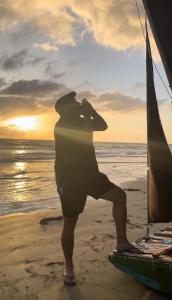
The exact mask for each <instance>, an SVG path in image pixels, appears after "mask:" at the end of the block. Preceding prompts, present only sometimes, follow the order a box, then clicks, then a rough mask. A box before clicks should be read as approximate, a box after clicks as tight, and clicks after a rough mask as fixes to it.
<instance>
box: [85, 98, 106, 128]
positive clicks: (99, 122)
mask: <svg viewBox="0 0 172 300" xmlns="http://www.w3.org/2000/svg"><path fill="white" fill-rule="evenodd" d="M82 107H83V115H84V123H85V128H86V129H87V130H90V131H103V130H106V129H107V128H108V126H107V123H106V122H105V120H104V119H103V118H102V117H101V116H100V115H99V114H98V113H97V112H96V110H95V109H94V108H93V107H92V105H91V104H90V103H89V102H88V101H87V100H86V99H83V100H82ZM91 117H92V118H93V119H91Z"/></svg>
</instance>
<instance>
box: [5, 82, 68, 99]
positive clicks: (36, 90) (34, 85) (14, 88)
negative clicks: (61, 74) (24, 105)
mask: <svg viewBox="0 0 172 300" xmlns="http://www.w3.org/2000/svg"><path fill="white" fill-rule="evenodd" d="M65 89H66V87H65V85H63V84H61V83H57V82H54V81H48V80H47V81H46V80H45V81H41V80H39V79H32V80H18V81H15V82H13V83H12V84H11V85H9V86H8V87H6V88H5V89H3V90H1V91H0V94H2V95H25V96H41V97H47V95H48V94H50V95H52V93H54V92H58V91H60V90H65Z"/></svg>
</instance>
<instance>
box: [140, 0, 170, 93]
mask: <svg viewBox="0 0 172 300" xmlns="http://www.w3.org/2000/svg"><path fill="white" fill-rule="evenodd" d="M142 1H143V4H144V7H145V9H146V12H147V16H148V18H149V22H150V25H151V28H152V32H153V35H154V38H155V41H156V44H157V47H158V50H159V53H160V55H161V59H162V62H163V64H164V68H165V70H166V74H167V77H168V81H169V85H170V87H171V88H172V55H171V53H172V34H171V28H172V1H171V0H142Z"/></svg>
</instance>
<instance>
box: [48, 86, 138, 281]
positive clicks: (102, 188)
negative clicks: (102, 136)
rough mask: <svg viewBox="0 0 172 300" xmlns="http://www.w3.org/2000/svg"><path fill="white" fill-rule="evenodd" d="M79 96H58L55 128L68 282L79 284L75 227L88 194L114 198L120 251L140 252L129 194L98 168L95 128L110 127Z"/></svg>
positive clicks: (69, 94) (62, 237) (72, 93)
mask: <svg viewBox="0 0 172 300" xmlns="http://www.w3.org/2000/svg"><path fill="white" fill-rule="evenodd" d="M75 96H76V93H75V92H71V93H68V94H67V95H65V96H63V97H61V98H59V99H58V100H57V102H56V105H55V110H56V111H57V112H58V113H59V114H60V119H59V121H58V122H57V123H56V125H55V129H54V136H55V150H56V159H55V175H56V184H57V190H58V193H59V196H60V201H61V206H62V212H63V216H64V225H63V230H62V235H61V243H62V249H63V253H64V257H65V262H66V264H65V270H64V283H66V284H68V285H72V284H75V275H74V265H73V249H74V229H75V226H76V223H77V220H78V216H79V214H80V213H82V212H83V210H84V206H85V202H86V198H87V195H90V196H92V197H94V198H95V199H99V198H101V199H105V200H109V201H111V202H112V204H113V206H112V215H113V218H114V221H115V224H116V231H117V245H116V249H117V251H119V252H123V251H130V252H134V253H136V252H137V253H138V252H139V253H140V250H139V249H137V248H135V247H134V246H133V245H132V244H130V243H129V241H128V239H127V236H126V219H127V210H126V194H125V192H124V191H123V190H122V189H121V188H120V187H119V186H117V185H115V184H114V183H113V182H111V181H110V180H109V179H108V177H107V176H106V175H105V174H103V173H101V172H100V171H99V169H98V165H97V160H96V155H95V150H94V146H93V131H103V130H106V129H107V124H106V122H105V120H104V119H103V118H102V117H101V116H100V115H99V114H98V113H97V112H96V111H95V109H94V108H93V107H92V105H91V104H90V103H89V102H88V101H87V100H86V99H83V100H82V102H81V103H80V102H78V101H77V100H76V99H75Z"/></svg>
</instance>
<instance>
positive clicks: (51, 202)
mask: <svg viewBox="0 0 172 300" xmlns="http://www.w3.org/2000/svg"><path fill="white" fill-rule="evenodd" d="M140 180H141V182H142V181H144V180H145V178H144V177H141V178H135V179H133V180H131V181H121V183H120V184H117V185H119V186H121V187H122V188H125V186H127V185H130V184H131V185H132V184H133V183H134V182H135V183H136V184H137V185H138V184H139V182H140ZM112 182H113V181H112ZM87 201H89V202H90V203H92V202H94V201H95V199H93V198H91V197H89V196H88V198H87ZM27 202H28V203H27V204H28V207H26V208H23V210H22V208H21V210H18V211H16V212H13V211H12V212H9V213H6V214H2V215H0V219H1V218H2V217H5V216H9V217H10V216H13V215H16V214H17V215H18V214H19V215H20V214H30V213H32V212H36V211H44V210H45V211H46V210H50V211H51V209H59V207H60V199H59V196H58V193H57V197H53V198H51V199H44V200H38V201H34V202H33V203H34V205H35V206H36V205H37V204H38V203H41V202H44V203H46V204H47V205H49V206H51V205H52V208H51V207H50V208H48V207H44V208H41V206H40V207H34V206H33V207H29V205H30V201H27Z"/></svg>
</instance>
